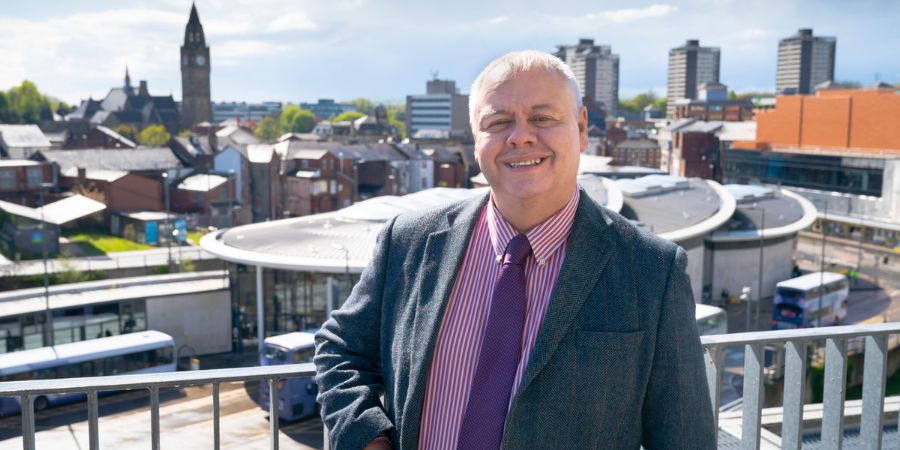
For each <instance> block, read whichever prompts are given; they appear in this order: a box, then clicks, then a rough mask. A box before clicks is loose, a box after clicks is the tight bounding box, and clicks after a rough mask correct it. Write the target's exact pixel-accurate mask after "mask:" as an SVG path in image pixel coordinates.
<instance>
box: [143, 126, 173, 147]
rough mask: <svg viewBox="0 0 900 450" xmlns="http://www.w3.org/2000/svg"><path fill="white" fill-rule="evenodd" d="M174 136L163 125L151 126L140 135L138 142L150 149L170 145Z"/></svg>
mask: <svg viewBox="0 0 900 450" xmlns="http://www.w3.org/2000/svg"><path fill="white" fill-rule="evenodd" d="M169 139H172V135H170V134H169V132H167V131H166V128H165V127H163V126H162V125H150V126H149V127H147V128H144V130H143V131H141V134H139V135H138V142H139V143H141V144H143V145H146V146H149V147H162V146H164V145H166V144H168V143H169Z"/></svg>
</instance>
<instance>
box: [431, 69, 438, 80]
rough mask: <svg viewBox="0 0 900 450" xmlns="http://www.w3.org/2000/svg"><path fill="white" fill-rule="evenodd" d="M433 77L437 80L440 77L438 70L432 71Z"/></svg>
mask: <svg viewBox="0 0 900 450" xmlns="http://www.w3.org/2000/svg"><path fill="white" fill-rule="evenodd" d="M431 79H432V80H435V81H436V80H437V79H438V71H437V70H432V71H431Z"/></svg>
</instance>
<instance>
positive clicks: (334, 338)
mask: <svg viewBox="0 0 900 450" xmlns="http://www.w3.org/2000/svg"><path fill="white" fill-rule="evenodd" d="M393 224H394V221H393V220H390V221H388V223H387V224H386V225H385V226H384V228H383V229H382V231H381V233H379V236H378V241H377V244H376V247H375V255H374V257H373V259H372V261H371V263H369V266H368V267H366V269H365V270H364V271H363V273H362V276H361V277H360V280H359V283H358V284H357V285H356V286H355V287H354V288H353V292H352V293H351V294H350V297H349V298H348V299H347V301H346V303H344V306H343V307H341V309H339V310H337V311H334V312H333V313H332V315H331V318H330V319H329V320H328V321H327V322H325V324H324V325H322V329H321V330H320V331H319V332H318V333H317V334H316V356H315V359H314V362H315V364H316V382H317V383H318V385H319V395H318V397H317V401H318V402H319V403H320V404H321V411H322V420H323V421H324V422H325V425H326V426H327V427H328V430H329V437H330V439H331V445H332V447H331V448H333V449H337V450H341V449H353V450H358V449H361V448H363V447H364V446H365V445H366V444H367V443H369V442H371V441H372V440H373V439H375V438H376V437H378V436H379V435H381V434H382V433H384V432H387V431H389V430H391V429H392V428H393V424H392V423H391V421H390V419H389V418H388V416H387V414H386V413H385V411H384V407H383V406H382V403H381V400H380V398H379V397H380V396H381V395H382V394H383V392H384V377H383V373H382V367H381V363H380V361H381V348H380V342H381V323H382V321H381V311H382V300H383V293H384V285H385V271H386V268H387V267H386V266H387V259H388V249H389V248H390V244H391V242H390V239H391V230H392V228H393Z"/></svg>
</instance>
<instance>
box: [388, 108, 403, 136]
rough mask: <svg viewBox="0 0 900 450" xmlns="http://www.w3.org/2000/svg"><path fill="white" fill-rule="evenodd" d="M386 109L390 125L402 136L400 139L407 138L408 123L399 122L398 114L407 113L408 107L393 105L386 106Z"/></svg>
mask: <svg viewBox="0 0 900 450" xmlns="http://www.w3.org/2000/svg"><path fill="white" fill-rule="evenodd" d="M385 109H387V115H388V123H390V124H391V125H392V126H393V127H394V128H396V129H397V134H399V135H400V139H403V138H405V137H406V123H405V122H403V121H402V120H397V114H398V113H405V112H406V105H402V104H391V105H387V106H385Z"/></svg>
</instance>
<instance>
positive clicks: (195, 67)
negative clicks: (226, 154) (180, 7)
mask: <svg viewBox="0 0 900 450" xmlns="http://www.w3.org/2000/svg"><path fill="white" fill-rule="evenodd" d="M209 66H210V61H209V46H207V45H206V37H205V36H204V35H203V25H201V24H200V16H198V15H197V7H196V6H193V5H192V6H191V17H190V19H188V23H187V26H186V27H185V28H184V45H182V46H181V118H182V122H183V123H182V125H183V126H184V128H186V129H187V128H191V127H192V126H193V125H194V124H197V123H200V122H210V121H211V120H212V102H211V101H210V95H209Z"/></svg>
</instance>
